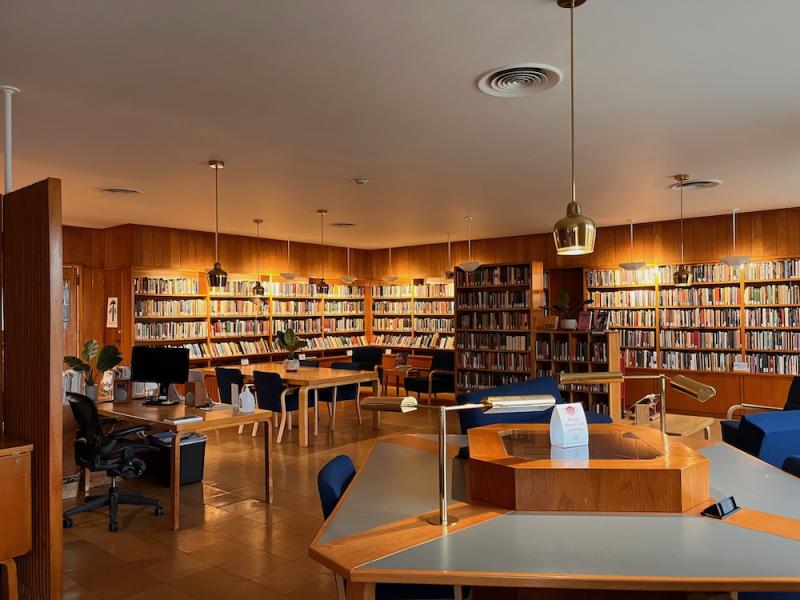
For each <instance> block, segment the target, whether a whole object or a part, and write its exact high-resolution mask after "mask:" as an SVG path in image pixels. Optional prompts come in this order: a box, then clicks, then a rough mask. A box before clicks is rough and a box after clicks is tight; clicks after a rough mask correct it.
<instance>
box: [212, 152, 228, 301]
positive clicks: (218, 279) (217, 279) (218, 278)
mask: <svg viewBox="0 0 800 600" xmlns="http://www.w3.org/2000/svg"><path fill="white" fill-rule="evenodd" d="M208 166H209V167H211V168H212V169H214V266H213V267H212V269H211V270H210V271H209V272H208V285H210V286H211V287H225V286H226V285H227V284H228V273H227V272H226V271H224V270H223V269H222V265H220V264H219V172H220V171H221V170H222V169H224V168H225V162H224V161H221V160H210V161H208Z"/></svg>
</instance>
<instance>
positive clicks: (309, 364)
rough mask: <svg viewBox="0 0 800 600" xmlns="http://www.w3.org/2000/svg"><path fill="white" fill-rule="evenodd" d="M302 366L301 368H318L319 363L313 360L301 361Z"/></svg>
mask: <svg viewBox="0 0 800 600" xmlns="http://www.w3.org/2000/svg"><path fill="white" fill-rule="evenodd" d="M300 366H301V367H318V366H319V361H318V360H313V359H306V360H301V361H300Z"/></svg>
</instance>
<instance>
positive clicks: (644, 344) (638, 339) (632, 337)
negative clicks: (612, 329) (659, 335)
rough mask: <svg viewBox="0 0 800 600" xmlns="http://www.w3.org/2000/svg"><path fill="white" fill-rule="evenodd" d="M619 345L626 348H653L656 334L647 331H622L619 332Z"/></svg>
mask: <svg viewBox="0 0 800 600" xmlns="http://www.w3.org/2000/svg"><path fill="white" fill-rule="evenodd" d="M619 345H620V346H623V347H626V348H630V347H634V348H655V345H656V332H655V331H653V330H648V329H623V330H621V331H620V332H619Z"/></svg>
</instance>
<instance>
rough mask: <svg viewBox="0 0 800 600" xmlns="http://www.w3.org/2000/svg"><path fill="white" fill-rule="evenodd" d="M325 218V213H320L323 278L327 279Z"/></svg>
mask: <svg viewBox="0 0 800 600" xmlns="http://www.w3.org/2000/svg"><path fill="white" fill-rule="evenodd" d="M324 220H325V215H324V214H322V213H319V240H320V242H321V243H322V279H323V280H324V279H325V227H324V226H323V223H322V222H323V221H324Z"/></svg>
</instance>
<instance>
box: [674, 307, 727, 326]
mask: <svg viewBox="0 0 800 600" xmlns="http://www.w3.org/2000/svg"><path fill="white" fill-rule="evenodd" d="M660 315H661V326H662V327H738V326H739V317H740V313H739V309H738V308H665V309H663V310H661V311H660Z"/></svg>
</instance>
